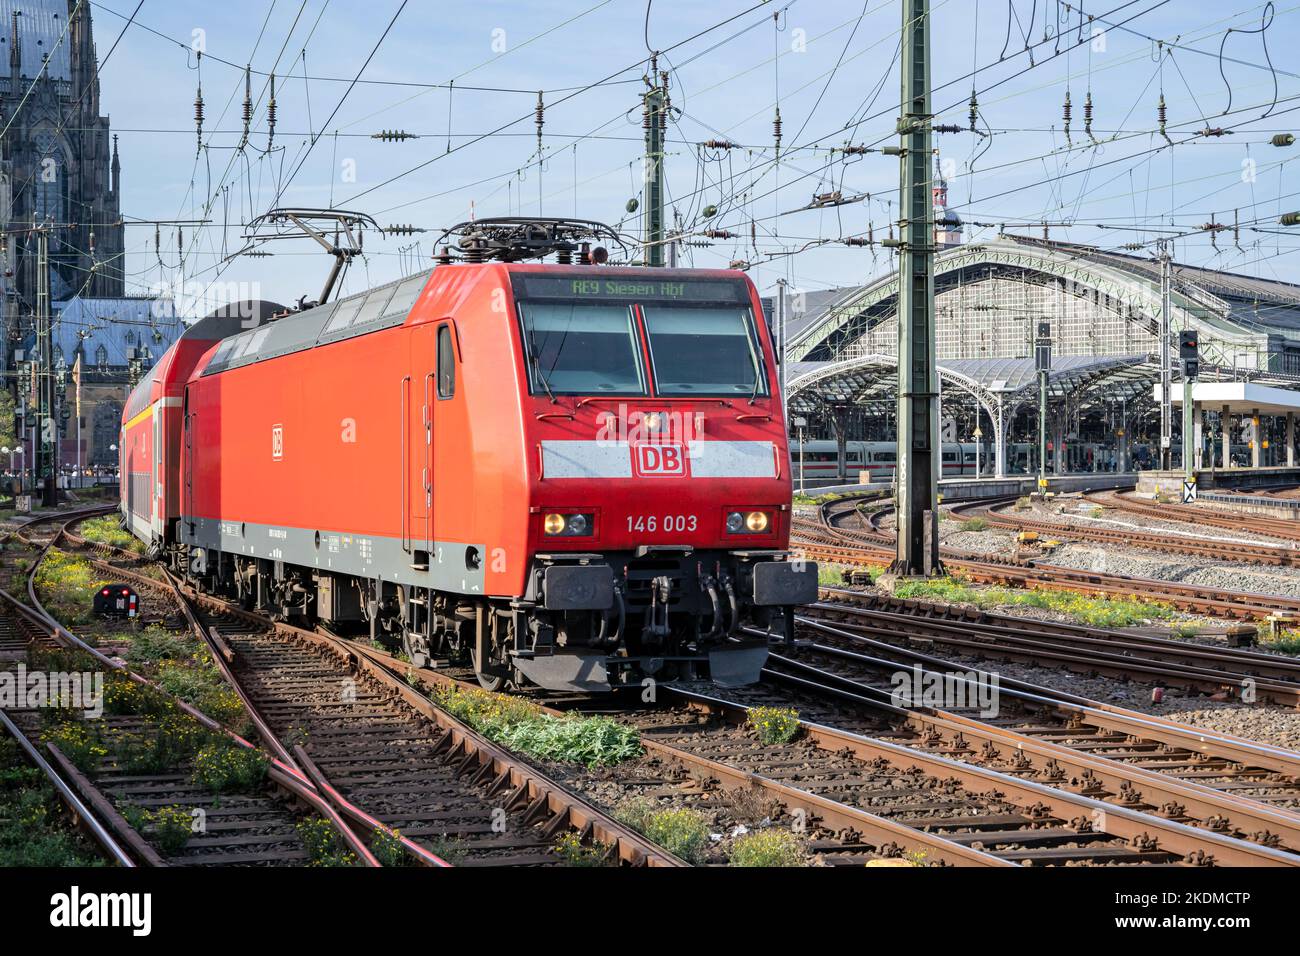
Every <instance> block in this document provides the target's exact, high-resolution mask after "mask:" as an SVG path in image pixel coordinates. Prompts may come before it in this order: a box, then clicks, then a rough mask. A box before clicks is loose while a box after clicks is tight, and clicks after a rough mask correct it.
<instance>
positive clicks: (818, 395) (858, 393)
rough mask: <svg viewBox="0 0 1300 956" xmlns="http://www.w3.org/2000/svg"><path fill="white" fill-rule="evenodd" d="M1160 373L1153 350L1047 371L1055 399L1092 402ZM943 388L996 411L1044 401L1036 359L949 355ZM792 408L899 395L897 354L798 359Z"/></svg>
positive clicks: (1084, 359) (942, 365)
mask: <svg viewBox="0 0 1300 956" xmlns="http://www.w3.org/2000/svg"><path fill="white" fill-rule="evenodd" d="M1156 377H1158V372H1157V370H1156V363H1155V360H1154V357H1153V356H1149V355H1145V354H1140V355H1121V356H1085V355H1067V356H1061V357H1059V358H1057V359H1056V360H1055V361H1054V362H1053V363H1052V370H1051V371H1050V372H1049V373H1048V376H1047V391H1048V397H1049V400H1051V401H1053V402H1055V401H1059V400H1061V399H1064V398H1070V399H1072V400H1074V401H1076V402H1079V403H1080V404H1082V405H1084V406H1086V405H1087V403H1088V400H1089V398H1091V399H1093V400H1096V401H1100V402H1113V401H1116V400H1118V399H1120V398H1125V399H1134V398H1138V397H1141V396H1144V395H1146V394H1147V390H1148V389H1149V388H1150V385H1151V382H1152V380H1153V379H1154V378H1156ZM939 379H940V382H941V385H942V387H943V388H944V389H948V388H954V389H957V390H959V391H961V392H964V393H966V394H967V395H969V396H971V397H972V398H974V399H975V400H976V401H977V402H979V404H980V405H982V406H983V407H984V409H985V410H986V411H987V412H988V414H989V415H990V416H991V417H994V418H996V417H997V416H998V414H999V408H1001V409H1002V410H1003V411H1006V412H1010V411H1011V409H1013V408H1014V407H1015V406H1016V405H1019V404H1021V403H1024V402H1037V400H1038V397H1037V396H1038V372H1037V369H1036V368H1035V365H1034V360H1033V359H1032V358H992V359H948V360H946V361H940V362H939ZM788 394H789V402H790V407H791V409H792V410H794V411H796V412H799V411H813V410H815V409H816V408H817V407H818V405H821V404H824V403H835V402H850V403H852V404H855V405H872V404H876V403H880V404H882V405H885V406H888V407H891V408H892V406H893V404H894V403H895V402H896V401H897V398H896V396H897V394H898V360H897V358H896V357H895V356H893V355H861V356H857V357H854V358H849V359H844V360H841V361H839V362H795V363H792V364H791V366H790V379H789V386H788Z"/></svg>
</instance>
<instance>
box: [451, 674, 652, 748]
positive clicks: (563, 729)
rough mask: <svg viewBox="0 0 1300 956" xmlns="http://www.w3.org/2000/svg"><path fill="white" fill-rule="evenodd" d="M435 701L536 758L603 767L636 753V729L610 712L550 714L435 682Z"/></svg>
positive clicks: (502, 697) (521, 703)
mask: <svg viewBox="0 0 1300 956" xmlns="http://www.w3.org/2000/svg"><path fill="white" fill-rule="evenodd" d="M433 700H434V703H436V704H437V705H438V706H439V707H441V708H442V709H443V710H445V711H447V712H448V713H449V714H451V715H452V716H453V717H457V718H459V719H460V720H463V721H464V722H465V723H467V724H469V725H470V726H471V727H473V728H474V729H475V730H477V731H478V732H479V733H481V734H482V735H483V736H485V737H487V738H488V739H489V740H492V741H495V742H496V743H499V744H502V745H503V746H506V747H509V748H511V749H512V750H517V751H519V752H521V753H525V754H528V755H530V756H533V757H536V758H538V759H540V760H554V761H558V762H563V763H580V764H582V765H583V766H586V767H604V766H609V765H611V764H616V763H621V762H622V761H624V760H630V759H631V758H633V757H638V756H640V755H641V741H640V738H639V736H638V735H637V732H636V731H635V730H634V729H633V728H631V727H628V726H627V725H625V724H621V723H619V722H618V721H616V720H613V719H611V718H609V717H554V716H552V715H550V714H546V713H543V712H542V711H541V710H539V709H538V708H536V707H534V706H533V705H532V704H530V703H528V702H527V701H525V700H521V699H520V698H517V697H510V696H508V695H506V694H493V693H489V692H488V691H483V690H475V689H474V688H462V687H440V688H437V689H436V690H435V691H434V694H433Z"/></svg>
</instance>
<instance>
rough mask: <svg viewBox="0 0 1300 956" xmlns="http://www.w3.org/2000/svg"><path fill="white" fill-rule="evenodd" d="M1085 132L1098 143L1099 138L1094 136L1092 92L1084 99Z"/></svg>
mask: <svg viewBox="0 0 1300 956" xmlns="http://www.w3.org/2000/svg"><path fill="white" fill-rule="evenodd" d="M1083 131H1084V132H1085V133H1087V134H1088V139H1090V140H1092V141H1093V142H1094V143H1095V142H1097V137H1096V136H1093V135H1092V90H1089V91H1088V92H1087V93H1086V94H1084V97H1083Z"/></svg>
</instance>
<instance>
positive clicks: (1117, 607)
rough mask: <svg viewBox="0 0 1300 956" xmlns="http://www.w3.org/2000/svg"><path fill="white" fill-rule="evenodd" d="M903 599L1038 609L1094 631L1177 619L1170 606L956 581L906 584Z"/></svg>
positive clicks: (896, 593)
mask: <svg viewBox="0 0 1300 956" xmlns="http://www.w3.org/2000/svg"><path fill="white" fill-rule="evenodd" d="M894 596H895V597H900V598H921V599H928V600H937V601H946V602H948V603H950V604H973V605H975V606H976V607H979V608H995V607H1036V608H1043V609H1045V610H1049V611H1055V612H1057V613H1060V614H1065V615H1067V616H1069V617H1070V618H1072V619H1073V620H1074V621H1076V622H1077V623H1080V624H1085V625H1088V626H1090V627H1132V626H1134V625H1136V624H1143V623H1146V622H1149V621H1152V620H1167V619H1169V618H1171V617H1173V615H1174V611H1173V609H1172V608H1170V607H1169V606H1168V605H1165V604H1159V603H1156V602H1154V601H1138V600H1133V599H1129V598H1105V597H1088V596H1087V595H1084V594H1075V593H1073V592H1070V591H1053V590H1048V589H1035V590H1027V589H1021V588H1003V587H992V588H975V587H971V586H970V585H968V584H966V583H964V582H962V581H958V580H956V579H955V578H950V577H948V578H935V579H933V580H929V581H904V582H902V583H901V584H899V585H898V587H897V588H896V589H895V590H894Z"/></svg>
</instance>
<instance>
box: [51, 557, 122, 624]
mask: <svg viewBox="0 0 1300 956" xmlns="http://www.w3.org/2000/svg"><path fill="white" fill-rule="evenodd" d="M106 583H108V582H106V581H105V580H104V579H103V578H101V577H100V576H99V572H98V571H96V570H95V569H94V568H93V567H91V565H90V562H89V561H87V560H86V559H85V558H82V557H79V556H77V555H75V554H68V553H67V552H66V551H58V550H56V549H53V548H51V549H50V551H49V553H48V554H46V556H45V560H43V561H42V562H41V564H40V567H39V568H37V569H36V591H37V593H38V594H39V595H40V598H41V602H42V603H43V604H44V605H45V606H46V608H47V609H48V610H49V612H50V613H51V614H53V615H54V616H55V617H57V618H58V619H59V620H60V621H62V622H63V624H64V625H65V626H68V627H70V626H72V625H74V624H88V623H90V622H91V621H92V620H93V619H94V596H95V592H96V591H98V590H99V589H100V588H101V587H103V586H104V585H105V584H106Z"/></svg>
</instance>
